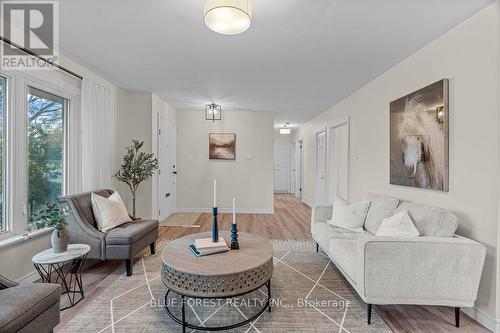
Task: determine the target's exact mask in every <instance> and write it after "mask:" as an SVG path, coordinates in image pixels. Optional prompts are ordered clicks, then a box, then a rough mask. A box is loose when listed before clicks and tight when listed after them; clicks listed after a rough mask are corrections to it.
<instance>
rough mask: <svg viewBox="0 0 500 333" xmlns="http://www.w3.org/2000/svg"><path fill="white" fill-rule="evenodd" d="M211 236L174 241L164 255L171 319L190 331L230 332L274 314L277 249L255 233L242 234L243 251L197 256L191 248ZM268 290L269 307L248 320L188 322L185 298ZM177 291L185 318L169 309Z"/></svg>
mask: <svg viewBox="0 0 500 333" xmlns="http://www.w3.org/2000/svg"><path fill="white" fill-rule="evenodd" d="M221 236H223V237H224V238H225V240H226V243H228V244H229V243H230V236H229V234H228V233H222V234H221ZM209 237H211V236H210V233H209V232H204V233H198V234H193V235H189V236H186V237H183V238H179V239H176V240H174V241H172V242H170V243H169V244H168V245H167V246H166V247H165V248H164V249H163V250H162V252H161V260H162V269H161V278H162V282H163V284H164V285H165V286H166V287H167V288H168V291H167V293H166V295H165V309H166V311H167V313H168V314H169V316H170V317H171V318H172V319H173V320H174V321H176V322H177V323H179V324H181V325H182V329H183V332H185V330H186V328H191V329H195V330H202V331H220V330H229V329H233V328H235V327H239V326H243V325H246V324H248V323H249V322H251V321H253V320H255V319H257V318H258V317H259V316H260V315H261V314H262V313H263V312H264V311H265V310H266V309H268V310H269V311H271V303H270V300H271V276H272V275H273V269H274V265H273V254H274V249H273V246H272V245H271V243H270V242H269V241H267V240H265V239H264V238H261V237H259V236H255V235H252V234H248V233H244V232H241V233H239V237H238V240H239V244H240V249H239V250H230V251H227V252H223V253H216V254H211V255H207V256H203V257H195V256H194V255H193V253H192V252H191V251H190V250H189V248H188V247H189V245H191V244H193V243H194V240H195V239H198V238H209ZM264 285H265V286H266V287H267V300H266V304H265V306H264V307H263V308H262V309H260V310H259V311H258V312H257V313H256V314H255V315H254V316H252V317H251V318H248V319H246V320H245V321H242V322H239V323H235V324H232V325H228V326H217V327H214V326H212V327H205V326H197V325H194V324H192V323H188V322H187V321H186V316H185V302H186V300H185V298H194V299H204V298H212V299H223V298H233V297H236V296H242V295H245V294H249V293H251V292H252V291H255V290H257V289H259V288H261V287H263V286H264ZM170 292H174V293H176V294H178V295H180V296H181V302H182V319H179V318H178V317H176V316H175V315H174V314H173V313H172V312H171V310H170V308H169V302H168V296H169V293H170Z"/></svg>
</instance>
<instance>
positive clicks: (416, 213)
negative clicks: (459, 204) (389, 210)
mask: <svg viewBox="0 0 500 333" xmlns="http://www.w3.org/2000/svg"><path fill="white" fill-rule="evenodd" d="M403 210H406V211H407V212H408V214H409V215H410V217H411V219H412V221H413V223H414V224H415V226H416V227H417V229H418V231H419V232H420V235H421V236H436V237H453V235H454V234H455V231H456V230H457V226H458V219H457V217H456V216H455V215H454V214H452V213H451V212H449V211H447V210H446V209H443V208H440V207H433V206H426V205H418V204H414V203H410V202H403V203H402V204H401V205H400V206H399V207H398V209H397V210H396V212H397V213H399V212H401V211H403Z"/></svg>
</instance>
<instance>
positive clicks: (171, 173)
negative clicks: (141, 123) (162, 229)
mask: <svg viewBox="0 0 500 333" xmlns="http://www.w3.org/2000/svg"><path fill="white" fill-rule="evenodd" d="M158 164H159V168H158V219H159V220H160V221H161V220H164V219H166V218H167V217H169V216H170V215H171V214H172V213H174V211H175V197H176V195H175V175H176V174H177V171H176V162H175V124H173V123H171V122H169V121H167V120H166V119H165V118H163V117H162V116H161V115H160V116H159V119H158Z"/></svg>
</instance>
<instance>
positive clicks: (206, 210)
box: [175, 208, 274, 214]
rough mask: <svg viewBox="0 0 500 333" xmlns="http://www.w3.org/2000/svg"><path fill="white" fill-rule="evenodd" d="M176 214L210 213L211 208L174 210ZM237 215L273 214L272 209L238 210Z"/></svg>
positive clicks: (228, 209)
mask: <svg viewBox="0 0 500 333" xmlns="http://www.w3.org/2000/svg"><path fill="white" fill-rule="evenodd" d="M175 212H176V213H212V208H176V209H175ZM232 212H233V209H232V208H219V213H223V214H226V213H232ZM236 213H238V214H274V209H265V208H239V209H236Z"/></svg>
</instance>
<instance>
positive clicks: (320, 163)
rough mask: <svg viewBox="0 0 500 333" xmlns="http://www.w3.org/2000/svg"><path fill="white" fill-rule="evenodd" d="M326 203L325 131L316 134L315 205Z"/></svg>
mask: <svg viewBox="0 0 500 333" xmlns="http://www.w3.org/2000/svg"><path fill="white" fill-rule="evenodd" d="M325 201H326V129H324V130H320V131H318V132H317V133H316V196H315V198H314V202H315V203H316V204H324V203H325Z"/></svg>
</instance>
